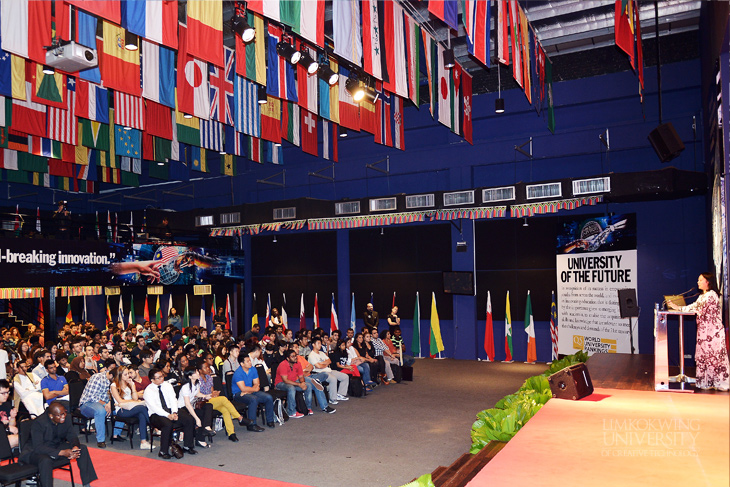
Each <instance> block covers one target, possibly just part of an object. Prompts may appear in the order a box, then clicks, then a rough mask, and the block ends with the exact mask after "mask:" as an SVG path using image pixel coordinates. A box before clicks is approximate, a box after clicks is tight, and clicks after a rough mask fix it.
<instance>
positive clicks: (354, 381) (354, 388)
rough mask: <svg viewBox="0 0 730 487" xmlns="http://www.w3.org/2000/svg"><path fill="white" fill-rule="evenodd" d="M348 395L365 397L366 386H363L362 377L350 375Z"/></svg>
mask: <svg viewBox="0 0 730 487" xmlns="http://www.w3.org/2000/svg"><path fill="white" fill-rule="evenodd" d="M347 395H348V396H352V397H363V396H364V395H365V388H364V387H363V386H362V377H355V376H352V375H351V376H350V384H349V385H348V386H347Z"/></svg>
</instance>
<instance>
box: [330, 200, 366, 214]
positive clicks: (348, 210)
mask: <svg viewBox="0 0 730 487" xmlns="http://www.w3.org/2000/svg"><path fill="white" fill-rule="evenodd" d="M356 213H360V202H359V201H344V202H342V203H335V215H352V214H356Z"/></svg>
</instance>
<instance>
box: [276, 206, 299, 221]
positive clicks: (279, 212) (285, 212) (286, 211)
mask: <svg viewBox="0 0 730 487" xmlns="http://www.w3.org/2000/svg"><path fill="white" fill-rule="evenodd" d="M296 217H297V209H296V207H295V206H291V207H289V208H274V220H293V219H294V218H296Z"/></svg>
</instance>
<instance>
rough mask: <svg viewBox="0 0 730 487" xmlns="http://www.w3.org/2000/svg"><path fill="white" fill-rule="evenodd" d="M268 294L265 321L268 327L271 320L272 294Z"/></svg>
mask: <svg viewBox="0 0 730 487" xmlns="http://www.w3.org/2000/svg"><path fill="white" fill-rule="evenodd" d="M266 296H267V298H266V320H264V321H265V323H266V328H268V327H269V322H270V321H271V294H267V295H266Z"/></svg>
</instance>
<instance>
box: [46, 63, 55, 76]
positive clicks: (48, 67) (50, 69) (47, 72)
mask: <svg viewBox="0 0 730 487" xmlns="http://www.w3.org/2000/svg"><path fill="white" fill-rule="evenodd" d="M43 74H49V75H50V74H56V70H55V69H53V68H52V67H50V66H49V65H47V64H44V65H43Z"/></svg>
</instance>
